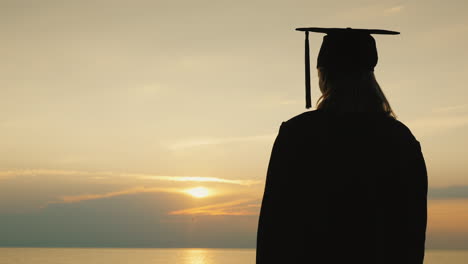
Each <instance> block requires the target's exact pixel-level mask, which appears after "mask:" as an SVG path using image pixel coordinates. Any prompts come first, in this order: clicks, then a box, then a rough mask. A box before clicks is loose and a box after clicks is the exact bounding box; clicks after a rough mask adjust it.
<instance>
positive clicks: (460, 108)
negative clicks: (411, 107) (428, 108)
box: [432, 104, 468, 113]
mask: <svg viewBox="0 0 468 264" xmlns="http://www.w3.org/2000/svg"><path fill="white" fill-rule="evenodd" d="M432 111H433V112H434V113H459V112H467V111H468V104H462V105H451V106H444V107H437V108H434V109H433V110H432Z"/></svg>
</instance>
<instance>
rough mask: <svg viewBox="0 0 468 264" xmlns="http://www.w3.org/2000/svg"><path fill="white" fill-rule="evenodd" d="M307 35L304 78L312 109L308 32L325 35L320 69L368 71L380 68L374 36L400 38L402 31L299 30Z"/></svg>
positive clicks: (318, 62)
mask: <svg viewBox="0 0 468 264" xmlns="http://www.w3.org/2000/svg"><path fill="white" fill-rule="evenodd" d="M296 30H297V31H303V32H305V34H306V39H305V68H306V69H305V70H306V74H305V78H306V108H310V107H311V106H312V104H311V97H310V55H309V32H315V33H325V34H327V35H325V36H324V37H323V42H322V46H321V47H320V52H319V55H318V57H317V67H323V68H326V69H333V70H352V69H369V70H372V71H373V70H374V67H375V66H376V65H377V60H378V56H377V47H376V44H375V39H374V38H373V37H372V36H371V34H382V35H397V34H400V32H396V31H389V30H382V29H352V28H318V27H308V28H296Z"/></svg>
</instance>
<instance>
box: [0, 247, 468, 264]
mask: <svg viewBox="0 0 468 264" xmlns="http://www.w3.org/2000/svg"><path fill="white" fill-rule="evenodd" d="M467 259H468V251H466V250H459V251H456V250H426V258H425V261H424V263H425V264H465V263H467V262H466V260H467ZM0 263H1V264H29V263H39V264H58V263H60V264H83V263H86V264H124V263H125V264H127V263H138V264H254V263H255V249H211V248H207V249H203V248H193V249H191V248H183V249H159V248H148V249H138V248H135V249H133V248H132V249H130V248H0Z"/></svg>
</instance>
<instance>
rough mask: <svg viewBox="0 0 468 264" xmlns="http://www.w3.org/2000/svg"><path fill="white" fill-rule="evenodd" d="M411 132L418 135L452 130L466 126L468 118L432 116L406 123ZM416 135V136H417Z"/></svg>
mask: <svg viewBox="0 0 468 264" xmlns="http://www.w3.org/2000/svg"><path fill="white" fill-rule="evenodd" d="M407 125H408V127H410V128H411V129H412V130H415V131H420V132H419V133H420V134H425V135H427V134H430V133H436V132H441V131H446V130H452V129H456V128H459V127H463V126H466V125H468V116H465V115H463V116H432V117H424V118H420V119H416V120H412V121H408V122H407ZM419 133H418V134H419Z"/></svg>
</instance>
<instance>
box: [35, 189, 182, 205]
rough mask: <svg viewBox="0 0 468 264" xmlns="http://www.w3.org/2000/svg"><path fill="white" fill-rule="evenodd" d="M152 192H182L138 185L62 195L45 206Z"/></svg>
mask: <svg viewBox="0 0 468 264" xmlns="http://www.w3.org/2000/svg"><path fill="white" fill-rule="evenodd" d="M150 192H181V191H180V190H178V189H173V188H172V189H170V188H145V187H136V188H131V189H127V190H121V191H115V192H108V193H102V194H81V195H70V196H62V197H60V198H59V201H50V202H48V203H47V204H46V205H45V206H43V207H42V208H44V207H47V205H49V204H63V203H79V202H82V201H87V200H96V199H103V198H110V197H115V196H120V195H128V194H136V193H150Z"/></svg>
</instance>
